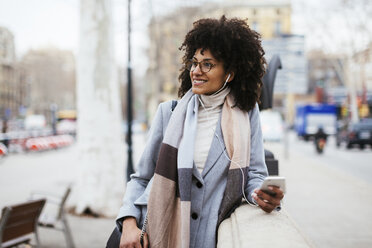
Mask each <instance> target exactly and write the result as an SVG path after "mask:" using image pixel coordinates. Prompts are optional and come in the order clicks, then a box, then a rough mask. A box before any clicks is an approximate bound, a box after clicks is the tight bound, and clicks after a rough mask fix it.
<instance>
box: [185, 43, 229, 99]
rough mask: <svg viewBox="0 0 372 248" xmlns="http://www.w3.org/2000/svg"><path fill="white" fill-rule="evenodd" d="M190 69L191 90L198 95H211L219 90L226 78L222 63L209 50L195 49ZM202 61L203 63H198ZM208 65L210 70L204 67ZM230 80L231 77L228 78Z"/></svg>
mask: <svg viewBox="0 0 372 248" xmlns="http://www.w3.org/2000/svg"><path fill="white" fill-rule="evenodd" d="M192 61H193V67H192V68H191V70H190V78H191V84H192V92H193V93H195V94H199V95H202V94H203V95H211V94H213V93H214V92H216V91H217V90H219V89H220V88H221V87H222V86H223V84H224V83H225V81H226V79H227V77H228V76H227V75H226V73H225V70H224V68H223V63H222V62H219V61H217V60H216V59H215V58H214V57H213V56H212V54H211V53H210V51H209V50H204V51H203V54H201V49H198V50H196V52H195V55H194V57H193V58H192ZM198 62H199V63H200V62H203V64H198ZM208 67H210V71H207V70H206V68H208ZM229 81H231V79H230V80H229Z"/></svg>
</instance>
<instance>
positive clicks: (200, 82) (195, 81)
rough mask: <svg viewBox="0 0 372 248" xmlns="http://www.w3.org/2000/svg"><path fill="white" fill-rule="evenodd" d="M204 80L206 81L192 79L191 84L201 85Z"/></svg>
mask: <svg viewBox="0 0 372 248" xmlns="http://www.w3.org/2000/svg"><path fill="white" fill-rule="evenodd" d="M206 82H207V81H206V80H194V81H193V84H194V86H199V85H202V84H204V83H206Z"/></svg>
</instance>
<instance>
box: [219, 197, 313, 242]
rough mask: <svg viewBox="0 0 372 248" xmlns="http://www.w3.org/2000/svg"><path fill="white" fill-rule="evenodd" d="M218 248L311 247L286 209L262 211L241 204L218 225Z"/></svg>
mask: <svg viewBox="0 0 372 248" xmlns="http://www.w3.org/2000/svg"><path fill="white" fill-rule="evenodd" d="M217 247H218V248H245V247H254V248H267V247H276V248H277V247H285V248H287V247H296V248H301V247H304V248H305V247H306V248H309V247H313V245H312V244H311V243H310V242H309V241H308V240H307V239H306V237H305V236H304V235H303V234H302V233H301V231H300V230H299V229H298V227H297V226H296V224H295V223H294V222H293V221H292V219H291V218H290V216H289V215H288V213H287V212H286V211H285V210H284V209H282V210H280V211H273V212H272V213H270V214H267V213H265V212H264V211H263V210H261V209H260V208H258V207H253V206H250V205H248V204H244V205H242V206H240V207H239V208H237V209H236V210H235V212H234V213H233V214H232V215H231V216H230V218H228V219H226V220H224V221H223V222H222V223H221V225H220V227H219V229H218V244H217Z"/></svg>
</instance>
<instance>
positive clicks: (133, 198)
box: [117, 16, 283, 248]
mask: <svg viewBox="0 0 372 248" xmlns="http://www.w3.org/2000/svg"><path fill="white" fill-rule="evenodd" d="M180 50H181V51H184V56H183V63H184V67H183V68H182V69H181V73H180V76H179V80H180V83H181V85H180V88H179V91H178V95H179V97H180V98H181V99H180V100H179V101H178V103H177V106H176V107H175V109H174V110H173V107H172V101H169V102H165V103H162V104H160V105H159V108H158V110H157V113H156V116H155V118H154V121H153V123H152V126H151V130H150V136H149V139H148V142H147V145H146V147H145V150H144V153H143V155H142V157H141V160H140V162H139V165H138V171H137V172H136V173H135V174H133V175H131V180H130V182H128V184H127V189H126V193H125V196H124V200H123V206H122V207H121V209H120V212H119V215H118V218H117V226H118V228H119V230H121V231H122V235H121V240H120V247H141V245H140V240H141V239H143V247H149V244H150V246H151V247H162V248H163V247H185V248H186V247H200V248H201V247H203V248H211V247H215V246H216V238H217V237H216V233H217V229H218V226H219V224H220V223H221V222H222V221H223V220H224V219H226V218H228V217H229V215H230V214H231V213H232V212H233V210H234V209H235V208H237V207H238V206H239V205H240V203H241V199H242V197H244V198H245V199H246V200H247V201H248V202H249V203H250V204H254V205H257V206H258V207H260V208H261V209H263V210H264V211H265V212H268V213H269V212H271V211H273V210H274V209H275V208H276V207H278V206H279V204H280V200H281V199H282V198H283V191H282V190H281V189H280V188H276V187H273V188H272V191H274V193H275V195H274V196H271V195H269V194H266V193H264V192H262V191H261V190H259V187H260V185H261V184H262V181H263V180H264V178H265V177H266V176H267V168H266V165H265V160H264V149H263V141H262V134H261V127H260V119H259V110H258V104H257V101H258V99H259V94H260V89H261V86H262V77H263V75H264V72H265V59H264V51H263V49H262V46H261V41H260V35H259V34H258V33H257V32H255V31H253V30H251V29H250V28H249V26H248V25H247V24H246V21H244V20H241V19H235V18H233V19H227V18H226V17H225V16H222V17H221V18H220V19H201V20H198V21H196V22H195V23H194V25H193V28H192V30H191V31H189V32H188V33H187V35H186V37H185V40H184V42H183V43H182V45H181V47H180ZM242 189H244V190H242ZM143 226H145V228H143V229H142V230H143V231H144V230H146V232H141V229H140V228H142V227H143ZM141 233H142V234H141Z"/></svg>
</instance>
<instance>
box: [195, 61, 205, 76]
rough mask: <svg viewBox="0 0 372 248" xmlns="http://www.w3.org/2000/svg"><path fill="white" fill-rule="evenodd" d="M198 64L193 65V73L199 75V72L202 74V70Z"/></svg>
mask: <svg viewBox="0 0 372 248" xmlns="http://www.w3.org/2000/svg"><path fill="white" fill-rule="evenodd" d="M200 66H201V65H200V64H198V65H197V66H196V67H195V69H194V71H193V73H194V74H198V75H200V74H202V73H203V72H202V70H201V68H200Z"/></svg>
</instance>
